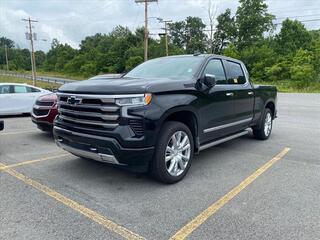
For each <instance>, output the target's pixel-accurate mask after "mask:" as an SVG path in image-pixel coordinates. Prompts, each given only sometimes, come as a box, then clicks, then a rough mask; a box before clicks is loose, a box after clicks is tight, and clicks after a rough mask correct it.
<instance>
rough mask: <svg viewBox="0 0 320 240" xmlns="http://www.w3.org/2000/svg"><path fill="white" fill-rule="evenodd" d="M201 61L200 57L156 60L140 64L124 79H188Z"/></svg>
mask: <svg viewBox="0 0 320 240" xmlns="http://www.w3.org/2000/svg"><path fill="white" fill-rule="evenodd" d="M203 59H204V57H202V56H188V57H164V58H157V59H153V60H150V61H147V62H145V63H142V64H140V65H139V66H137V67H136V68H134V69H133V70H131V71H130V72H129V73H127V74H126V75H125V76H124V77H129V78H171V79H179V80H180V79H181V80H182V79H190V78H192V77H193V76H194V75H195V74H196V72H197V70H198V69H199V66H200V64H201V63H202V61H203Z"/></svg>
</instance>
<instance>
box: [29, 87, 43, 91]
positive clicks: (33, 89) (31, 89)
mask: <svg viewBox="0 0 320 240" xmlns="http://www.w3.org/2000/svg"><path fill="white" fill-rule="evenodd" d="M27 91H28V92H40V90H39V89H36V88H32V87H27Z"/></svg>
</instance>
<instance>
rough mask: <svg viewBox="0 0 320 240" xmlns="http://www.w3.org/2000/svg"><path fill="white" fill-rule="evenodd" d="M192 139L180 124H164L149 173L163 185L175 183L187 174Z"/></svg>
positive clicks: (183, 125)
mask: <svg viewBox="0 0 320 240" xmlns="http://www.w3.org/2000/svg"><path fill="white" fill-rule="evenodd" d="M193 149H194V145H193V137H192V133H191V131H190V129H189V128H188V127H187V126H186V125H185V124H183V123H180V122H174V121H170V122H166V123H165V124H164V126H163V128H162V129H161V133H160V138H159V140H158V143H157V145H156V150H155V154H154V157H153V162H152V164H151V173H152V175H153V176H154V177H155V178H156V179H157V180H159V181H161V182H164V183H176V182H178V181H180V180H181V179H183V178H184V176H185V175H186V174H187V172H188V170H189V168H190V165H191V162H192V158H193Z"/></svg>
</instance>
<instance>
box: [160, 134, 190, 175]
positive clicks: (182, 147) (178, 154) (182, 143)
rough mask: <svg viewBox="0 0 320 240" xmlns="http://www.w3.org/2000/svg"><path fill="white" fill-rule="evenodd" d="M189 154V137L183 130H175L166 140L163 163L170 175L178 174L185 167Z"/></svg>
mask: <svg viewBox="0 0 320 240" xmlns="http://www.w3.org/2000/svg"><path fill="white" fill-rule="evenodd" d="M190 155H191V145H190V139H189V137H188V135H187V133H185V132H184V131H177V132H175V133H174V134H173V135H172V136H171V138H170V139H169V141H168V144H167V148H166V154H165V165H166V169H167V171H168V173H169V174H170V175H171V176H175V177H177V176H180V175H181V174H182V173H183V172H184V171H185V169H186V167H187V165H188V162H189V160H190Z"/></svg>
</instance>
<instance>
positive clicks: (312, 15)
mask: <svg viewBox="0 0 320 240" xmlns="http://www.w3.org/2000/svg"><path fill="white" fill-rule="evenodd" d="M315 16H320V13H319V14H310V15H300V16H288V17H280V18H276V19H286V18H301V17H315Z"/></svg>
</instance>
